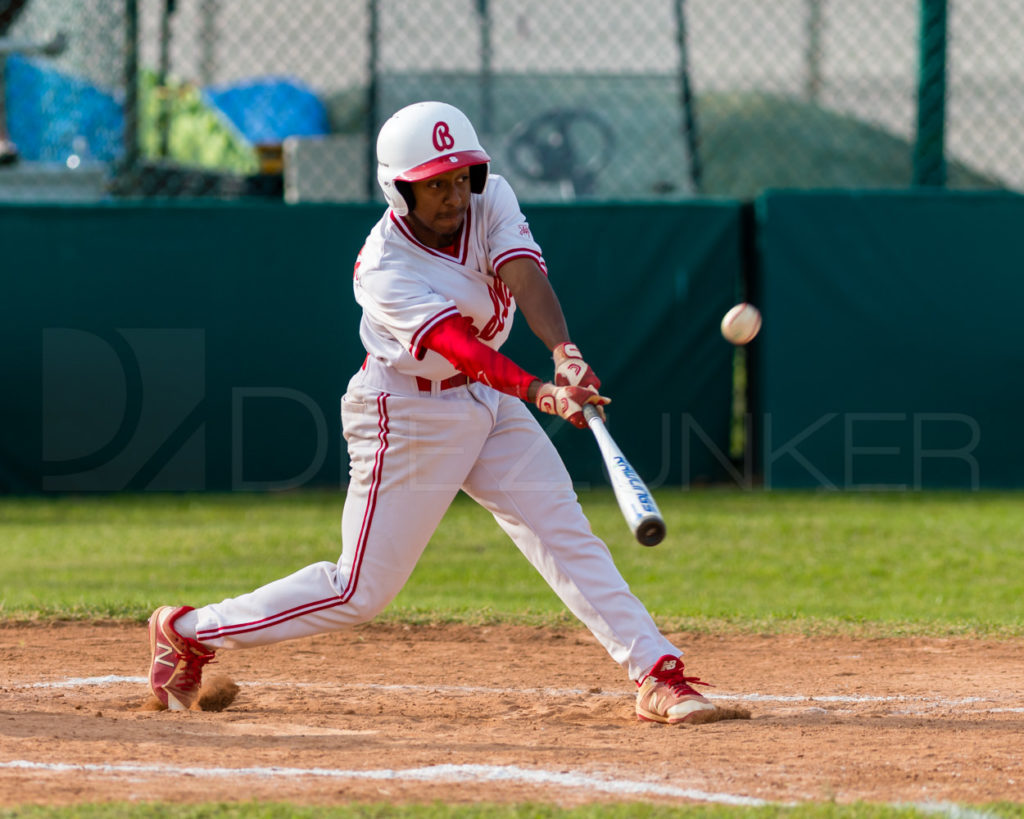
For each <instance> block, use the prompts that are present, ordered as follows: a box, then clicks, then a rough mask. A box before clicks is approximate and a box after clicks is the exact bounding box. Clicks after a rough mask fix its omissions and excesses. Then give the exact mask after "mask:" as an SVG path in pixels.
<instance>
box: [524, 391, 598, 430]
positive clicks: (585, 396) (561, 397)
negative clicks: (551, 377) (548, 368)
mask: <svg viewBox="0 0 1024 819" xmlns="http://www.w3.org/2000/svg"><path fill="white" fill-rule="evenodd" d="M535 400H536V403H537V409H539V410H540V411H541V412H546V413H548V414H550V415H558V416H559V417H561V418H564V419H565V420H566V421H568V422H569V423H570V424H572V425H573V426H574V427H579V428H580V429H583V428H584V427H585V426H586V425H587V419H586V418H584V417H583V405H584V404H594V405H595V406H596V407H597V411H598V412H599V413H601V417H602V418H603V417H604V410H602V409H601V407H603V406H604V405H605V404H610V403H611V399H610V398H605V397H604V396H603V395H598V394H597V391H596V390H591V389H587V388H586V387H575V386H572V385H571V384H570V385H564V386H560V385H558V384H552V383H550V382H548V383H545V384H541V385H540V389H538V390H537V397H536V399H535Z"/></svg>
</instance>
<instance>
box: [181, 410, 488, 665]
mask: <svg viewBox="0 0 1024 819" xmlns="http://www.w3.org/2000/svg"><path fill="white" fill-rule="evenodd" d="M490 421H491V416H490V413H489V412H488V411H487V410H486V408H484V407H482V406H481V405H480V404H478V403H477V402H476V401H473V400H471V399H469V398H468V397H465V396H464V397H463V398H461V400H460V399H457V398H456V400H446V398H444V397H434V398H429V397H428V398H415V397H405V396H395V395H388V394H386V393H381V392H378V391H364V392H359V391H350V393H349V394H348V395H347V396H346V398H345V401H344V403H343V424H344V429H345V438H346V440H347V442H348V447H349V458H350V463H351V468H350V474H351V480H350V483H349V487H348V490H347V492H346V497H345V507H344V511H343V513H342V553H341V557H340V558H339V560H338V562H337V563H328V562H323V563H315V564H313V565H311V566H307V567H305V568H303V569H300V570H299V571H297V572H295V573H294V574H292V575H290V576H288V577H285V578H282V579H280V580H275V581H274V582H272V583H269V584H267V585H265V586H263V587H261V588H259V589H256V590H255V591H253V592H251V593H249V594H245V595H242V596H240V597H236V598H231V599H228V600H224V601H223V602H221V603H216V604H213V605H209V606H205V607H203V608H202V609H198V610H197V611H196V613H195V617H196V621H197V626H196V637H197V638H198V639H199V641H200V642H201V643H202V644H203V645H205V646H208V647H211V648H238V647H246V646H254V645H265V644H268V643H275V642H279V641H281V640H288V639H294V638H297V637H305V636H309V635H312V634H319V633H323V632H327V631H336V630H338V629H343V628H347V627H350V626H353V625H356V624H358V623H362V622H365V621H367V620H370V619H371V618H373V617H374V616H375V615H376V614H378V613H379V612H380V611H381V610H382V609H383V608H384V607H385V606H387V604H388V603H390V602H391V600H392V599H393V598H394V597H395V595H397V594H398V592H399V591H400V590H401V589H402V587H403V586H404V585H405V583H406V581H407V580H408V578H409V575H410V574H411V573H412V570H413V568H414V567H415V565H416V562H417V561H418V560H419V557H420V555H421V554H422V552H423V549H424V548H425V546H426V544H427V542H428V541H429V539H430V536H431V535H432V534H433V532H434V530H435V529H436V528H437V525H438V523H439V522H440V520H441V518H442V516H443V515H444V513H445V511H446V510H447V508H448V506H449V505H450V504H451V501H452V499H453V498H454V496H455V494H456V493H457V492H458V490H459V488H460V486H461V484H462V483H463V481H464V479H465V476H466V474H467V473H468V471H469V470H470V469H471V468H472V465H473V463H474V461H475V460H476V454H477V452H478V451H479V448H480V446H481V445H482V442H483V441H484V439H485V437H486V433H487V430H488V429H489V427H490Z"/></svg>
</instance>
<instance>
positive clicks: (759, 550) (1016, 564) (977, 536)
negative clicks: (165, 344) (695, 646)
mask: <svg viewBox="0 0 1024 819" xmlns="http://www.w3.org/2000/svg"><path fill="white" fill-rule="evenodd" d="M656 494H657V497H658V502H659V504H660V506H661V509H662V512H663V513H664V515H665V518H666V521H667V524H668V529H669V535H668V538H667V539H666V540H665V542H664V543H662V544H661V545H660V546H658V547H656V548H653V549H647V548H644V547H641V546H638V545H637V544H636V543H634V542H633V541H632V539H631V537H630V535H629V532H628V531H627V530H626V527H625V524H624V523H623V521H622V519H621V517H620V516H619V512H618V508H617V506H616V504H615V501H614V498H613V496H612V495H611V493H610V491H606V490H594V491H590V492H586V493H584V494H582V495H581V501H582V503H583V505H584V509H585V510H586V512H587V514H588V516H589V517H590V519H591V521H592V523H593V527H594V530H595V532H597V534H598V535H599V536H601V537H602V538H604V539H605V540H606V541H607V542H608V544H609V548H610V549H611V550H612V552H613V554H614V556H615V559H616V562H617V563H618V565H619V567H620V569H621V571H622V573H623V575H624V576H625V577H626V579H627V580H628V581H629V583H630V585H631V586H632V587H633V589H634V591H635V592H636V593H637V594H638V596H639V597H640V598H641V599H642V600H643V601H644V602H645V603H646V604H647V606H648V608H649V609H650V610H651V612H652V614H654V616H655V618H656V619H657V620H658V622H659V624H661V625H663V626H664V627H668V628H687V629H697V630H718V629H723V628H728V629H740V630H770V631H803V632H807V631H812V632H829V631H831V632H840V631H850V630H857V631H868V632H871V633H880V634H910V633H913V634H986V635H1022V634H1024V579H1022V578H1024V544H1022V542H1021V533H1022V532H1024V504H1022V503H1021V502H1020V496H1019V495H1016V494H1013V493H963V494H961V493H915V494H910V493H906V494H897V493H891V494H856V493H845V494H844V493H785V492H743V491H739V490H735V491H732V490H704V491H683V490H679V489H662V490H660V491H659V492H657V493H656ZM343 500H344V496H343V494H342V493H340V492H302V493H292V494H281V495H157V494H152V495H146V494H142V495H115V496H92V497H90V496H82V497H63V498H11V497H7V498H4V499H2V500H0V543H2V544H3V566H4V571H3V573H2V575H0V617H3V618H6V619H40V618H44V619H45V618H55V617H59V618H125V619H132V620H142V619H144V618H145V617H147V616H148V614H149V612H150V611H151V610H152V608H153V607H154V606H156V605H159V604H161V603H168V602H174V603H178V602H181V603H189V604H193V605H202V604H204V603H206V602H210V601H215V600H220V599H222V598H223V597H225V596H231V595H236V594H239V593H242V592H245V591H248V590H250V589H251V588H253V587H255V586H258V585H260V584H262V583H265V582H268V581H270V580H274V579H276V578H278V577H281V576H283V575H284V574H287V573H290V572H292V571H294V570H295V569H298V568H300V567H302V566H304V565H307V564H308V563H311V562H314V561H318V560H332V561H333V560H335V559H336V558H337V554H338V550H339V534H338V533H339V523H340V517H341V507H342V503H343ZM383 617H384V619H389V620H400V621H407V622H416V623H422V622H435V621H447V622H450V621H458V622H469V623H480V622H498V621H501V622H515V623H536V624H559V623H574V622H575V621H574V620H572V619H571V617H570V616H569V615H567V614H566V612H565V610H564V607H563V606H562V604H561V602H560V601H559V600H558V599H557V598H556V597H555V596H554V594H553V593H552V592H551V591H550V589H548V587H547V586H546V584H545V583H544V582H543V581H542V580H541V579H540V577H539V576H538V575H537V574H536V573H535V572H534V571H533V569H532V567H530V566H529V564H527V562H526V561H525V559H524V558H523V557H522V556H521V555H520V554H519V552H518V550H516V549H515V547H514V546H513V545H512V544H511V542H510V541H509V540H508V539H507V537H506V536H505V535H504V533H503V532H502V531H501V530H500V529H499V528H498V527H497V525H496V524H495V523H494V521H493V520H491V518H490V516H489V515H487V514H486V513H485V512H484V511H483V510H481V509H480V508H479V507H477V506H475V505H474V504H473V503H472V502H470V501H469V500H468V499H466V498H464V497H460V498H459V499H458V500H457V501H456V503H455V504H454V506H453V508H452V509H451V510H450V511H449V514H448V516H447V517H446V518H445V520H444V521H443V523H442V525H441V527H440V528H439V530H438V531H437V533H436V534H435V536H434V538H433V540H432V541H431V543H430V545H429V546H428V548H427V551H426V553H425V554H424V556H423V558H422V559H421V561H420V563H419V565H418V567H417V569H416V571H415V572H414V573H413V577H412V579H411V580H410V582H409V584H408V585H407V586H406V588H405V589H404V590H403V591H402V593H401V594H400V595H399V596H398V598H397V599H396V600H395V601H394V603H393V604H392V605H391V607H390V608H389V609H388V610H387V611H386V612H385V614H384V615H383Z"/></svg>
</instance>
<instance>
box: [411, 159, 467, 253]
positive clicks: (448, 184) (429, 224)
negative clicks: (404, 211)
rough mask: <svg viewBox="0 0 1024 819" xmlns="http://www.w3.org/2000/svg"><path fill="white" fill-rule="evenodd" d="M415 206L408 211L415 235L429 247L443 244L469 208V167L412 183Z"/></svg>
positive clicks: (451, 235) (450, 236) (454, 234)
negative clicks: (410, 211)
mask: <svg viewBox="0 0 1024 819" xmlns="http://www.w3.org/2000/svg"><path fill="white" fill-rule="evenodd" d="M412 192H413V196H414V197H415V199H416V207H415V208H414V209H413V211H412V213H410V214H409V215H410V217H411V221H412V223H413V229H414V230H415V232H416V236H417V238H418V239H419V240H420V241H421V242H423V243H424V244H425V245H428V246H430V247H447V246H448V245H450V244H451V243H452V242H454V241H455V238H456V236H457V234H458V232H459V228H461V227H462V222H463V220H464V219H465V218H466V209H467V208H468V207H469V197H470V193H471V192H470V188H469V168H457V169H455V170H454V171H448V172H447V173H442V174H438V175H437V176H432V177H430V179H423V180H421V181H419V182H413V183H412Z"/></svg>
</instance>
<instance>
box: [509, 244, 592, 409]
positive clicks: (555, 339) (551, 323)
mask: <svg viewBox="0 0 1024 819" xmlns="http://www.w3.org/2000/svg"><path fill="white" fill-rule="evenodd" d="M498 275H499V276H500V277H501V280H502V281H503V282H504V283H505V286H506V287H508V289H509V292H510V293H511V294H512V297H513V298H514V299H515V300H516V306H517V307H518V308H519V310H520V312H521V313H522V314H523V316H524V317H525V318H526V323H527V324H529V325H530V329H531V330H532V331H533V334H534V335H535V336H537V338H539V339H540V340H541V341H543V342H544V344H545V345H547V348H548V349H549V350H551V352H552V355H553V357H554V359H555V384H558V385H566V384H568V385H572V386H574V387H585V388H587V389H590V390H592V391H593V392H595V393H596V392H597V391H598V390H599V389H600V387H601V381H600V379H599V378H598V377H597V376H596V375H595V374H594V370H593V369H592V368H591V367H590V365H589V364H587V363H586V362H585V361H584V360H583V356H582V355H581V354H580V351H579V348H578V347H577V346H576V345H575V344H573V343H572V342H571V341H569V328H568V325H567V324H566V322H565V315H564V314H563V313H562V305H561V303H560V302H559V301H558V296H557V295H555V290H554V288H553V287H552V286H551V282H550V281H548V277H547V274H545V273H544V271H543V270H541V269H540V265H538V264H537V263H536V262H535V261H534V260H533V259H531V258H528V257H521V258H517V259H512V260H511V261H509V262H506V263H505V264H504V265H502V266H501V269H500V271H499V273H498Z"/></svg>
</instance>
